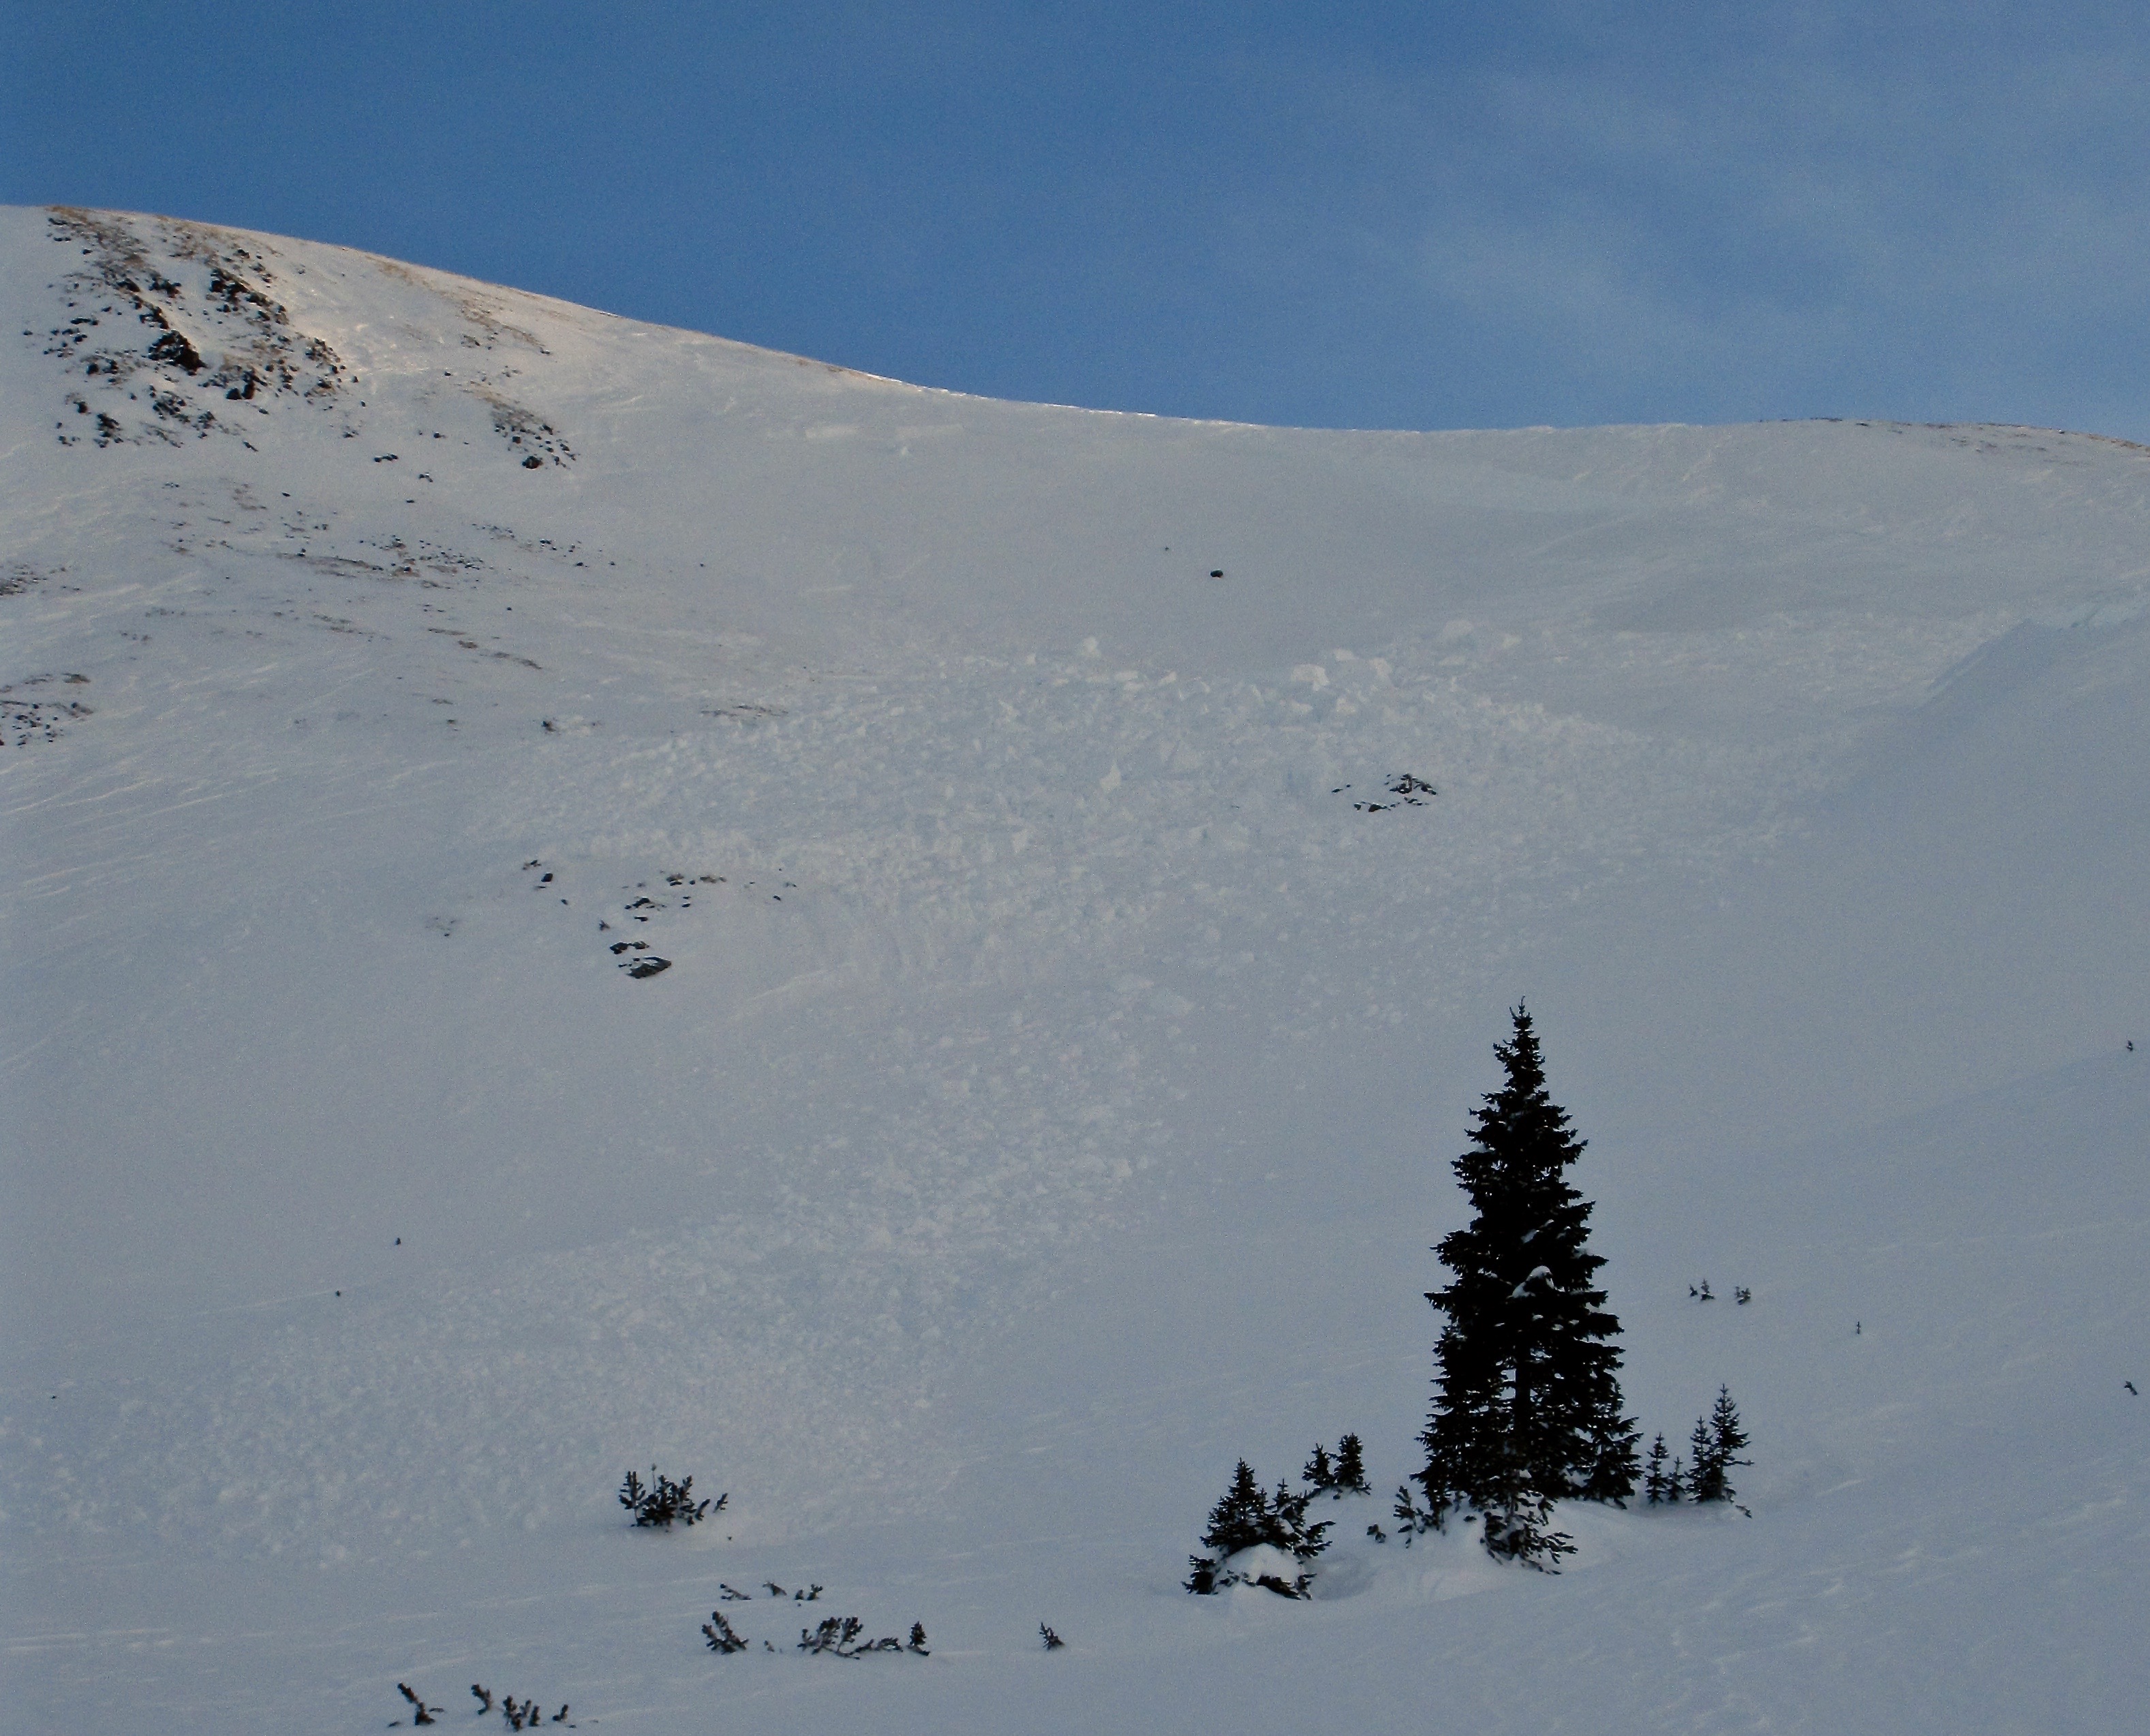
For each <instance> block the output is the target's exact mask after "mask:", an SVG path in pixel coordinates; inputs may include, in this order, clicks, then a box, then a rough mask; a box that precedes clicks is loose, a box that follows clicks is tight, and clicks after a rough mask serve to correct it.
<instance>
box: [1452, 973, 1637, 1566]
mask: <svg viewBox="0 0 2150 1736" xmlns="http://www.w3.org/2000/svg"><path fill="white" fill-rule="evenodd" d="M1512 1018H1513V1021H1514V1027H1513V1030H1512V1033H1511V1036H1510V1038H1509V1041H1508V1042H1506V1043H1503V1044H1500V1045H1497V1046H1496V1047H1495V1049H1494V1053H1495V1054H1496V1056H1497V1057H1499V1058H1500V1060H1501V1064H1502V1066H1503V1067H1506V1068H1507V1076H1508V1077H1507V1083H1506V1084H1504V1085H1503V1086H1502V1087H1501V1089H1500V1090H1498V1091H1496V1092H1493V1093H1490V1094H1489V1095H1488V1096H1487V1097H1486V1100H1485V1105H1484V1107H1483V1108H1481V1109H1479V1110H1478V1111H1477V1113H1476V1117H1475V1118H1474V1125H1473V1127H1472V1128H1471V1149H1470V1150H1468V1151H1466V1152H1465V1153H1463V1154H1462V1156H1461V1157H1459V1158H1456V1164H1455V1168H1456V1179H1457V1180H1458V1181H1460V1182H1461V1183H1462V1184H1463V1188H1464V1191H1465V1193H1466V1194H1468V1195H1469V1197H1470V1200H1471V1207H1472V1211H1473V1216H1472V1218H1471V1222H1470V1224H1468V1225H1466V1227H1465V1228H1463V1229H1459V1230H1456V1231H1455V1232H1453V1233H1452V1234H1450V1235H1447V1236H1446V1237H1444V1238H1442V1239H1441V1245H1440V1246H1439V1247H1438V1248H1436V1249H1435V1250H1434V1251H1435V1252H1436V1254H1439V1255H1440V1257H1441V1264H1443V1265H1444V1266H1446V1268H1447V1269H1448V1272H1449V1274H1450V1281H1449V1283H1448V1284H1447V1286H1446V1288H1445V1289H1440V1290H1436V1291H1430V1292H1428V1293H1427V1296H1426V1299H1427V1300H1428V1301H1429V1302H1431V1303H1432V1304H1433V1305H1434V1306H1435V1307H1436V1309H1438V1310H1441V1313H1442V1315H1445V1316H1446V1324H1445V1325H1443V1327H1442V1330H1441V1339H1440V1342H1439V1344H1438V1345H1437V1346H1436V1351H1435V1356H1436V1363H1437V1365H1438V1367H1437V1372H1436V1377H1435V1388H1436V1391H1435V1397H1434V1403H1433V1411H1432V1416H1431V1420H1430V1421H1428V1423H1427V1426H1426V1432H1425V1433H1424V1434H1423V1435H1421V1436H1420V1437H1419V1438H1420V1441H1421V1444H1422V1445H1423V1446H1425V1448H1426V1466H1425V1468H1424V1469H1423V1470H1422V1471H1420V1472H1419V1473H1418V1476H1417V1479H1416V1481H1417V1482H1418V1484H1419V1486H1420V1487H1421V1490H1422V1491H1424V1494H1425V1497H1426V1506H1427V1507H1428V1508H1429V1509H1430V1510H1431V1518H1432V1520H1433V1522H1435V1523H1436V1524H1438V1523H1439V1522H1441V1518H1442V1516H1444V1515H1445V1514H1446V1512H1447V1511H1449V1510H1450V1509H1451V1507H1454V1506H1470V1507H1472V1508H1474V1509H1476V1511H1479V1512H1481V1513H1484V1514H1487V1515H1493V1514H1502V1513H1506V1512H1507V1511H1508V1510H1509V1508H1510V1507H1512V1506H1515V1505H1516V1504H1517V1502H1518V1501H1521V1500H1522V1499H1524V1498H1526V1497H1537V1498H1539V1499H1540V1500H1559V1499H1562V1498H1566V1497H1571V1496H1582V1497H1583V1498H1585V1499H1587V1500H1595V1501H1624V1499H1625V1497H1626V1496H1628V1495H1630V1494H1632V1493H1633V1491H1634V1487H1635V1481H1636V1478H1637V1476H1638V1473H1639V1471H1640V1466H1639V1465H1638V1461H1637V1456H1636V1451H1635V1443H1636V1442H1637V1441H1638V1440H1639V1439H1640V1438H1641V1437H1640V1436H1639V1434H1638V1431H1637V1430H1636V1428H1635V1426H1634V1422H1633V1419H1632V1418H1630V1417H1628V1416H1623V1415H1622V1414H1621V1398H1620V1381H1619V1368H1620V1350H1619V1346H1618V1343H1617V1342H1616V1340H1618V1336H1619V1332H1620V1323H1619V1321H1618V1320H1617V1319H1615V1318H1614V1317H1613V1315H1611V1314H1609V1313H1607V1311H1606V1308H1605V1299H1606V1298H1605V1292H1604V1291H1603V1290H1602V1289H1597V1287H1596V1285H1595V1282H1594V1280H1595V1279H1596V1276H1597V1269H1598V1268H1599V1267H1600V1266H1602V1265H1603V1264H1604V1263H1605V1262H1604V1260H1603V1259H1602V1258H1601V1257H1600V1256H1598V1255H1597V1254H1592V1253H1591V1252H1590V1250H1589V1246H1588V1234H1589V1225H1590V1214H1591V1204H1590V1202H1589V1201H1588V1200H1587V1199H1584V1198H1583V1197H1582V1195H1581V1194H1580V1193H1577V1192H1576V1190H1575V1188H1573V1187H1572V1186H1571V1185H1570V1184H1569V1183H1568V1180H1567V1171H1568V1169H1569V1168H1571V1167H1572V1166H1573V1164H1574V1163H1575V1162H1576V1160H1577V1158H1580V1157H1581V1156H1582V1152H1583V1143H1582V1141H1581V1140H1579V1139H1577V1138H1576V1137H1575V1134H1574V1132H1573V1130H1572V1128H1571V1127H1570V1126H1569V1123H1568V1118H1567V1111H1566V1110H1564V1109H1562V1108H1561V1107H1560V1106H1559V1105H1558V1104H1557V1103H1554V1102H1553V1101H1552V1098H1551V1097H1550V1096H1549V1095H1547V1091H1546V1082H1545V1062H1544V1057H1543V1056H1542V1054H1541V1052H1540V1051H1539V1048H1538V1040H1537V1032H1536V1031H1534V1030H1533V1029H1532V1025H1531V1017H1530V1014H1529V1013H1528V1012H1526V1011H1525V1010H1524V1009H1523V1008H1522V1007H1517V1008H1515V1010H1514V1012H1513V1014H1512ZM1488 1535H1489V1536H1490V1535H1491V1532H1489V1533H1488Z"/></svg>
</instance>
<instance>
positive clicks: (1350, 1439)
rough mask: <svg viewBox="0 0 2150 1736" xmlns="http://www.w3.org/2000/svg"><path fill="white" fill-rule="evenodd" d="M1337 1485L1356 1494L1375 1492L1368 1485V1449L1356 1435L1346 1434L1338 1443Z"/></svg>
mask: <svg viewBox="0 0 2150 1736" xmlns="http://www.w3.org/2000/svg"><path fill="white" fill-rule="evenodd" d="M1335 1486H1336V1487H1337V1488H1339V1489H1344V1490H1349V1491H1350V1492H1351V1493H1352V1494H1354V1495H1369V1494H1371V1493H1372V1492H1373V1491H1371V1490H1370V1489H1369V1488H1367V1486H1366V1450H1365V1447H1363V1446H1360V1442H1359V1437H1358V1436H1356V1435H1346V1436H1345V1437H1344V1438H1343V1439H1342V1440H1341V1441H1338V1442H1337V1443H1336V1483H1335Z"/></svg>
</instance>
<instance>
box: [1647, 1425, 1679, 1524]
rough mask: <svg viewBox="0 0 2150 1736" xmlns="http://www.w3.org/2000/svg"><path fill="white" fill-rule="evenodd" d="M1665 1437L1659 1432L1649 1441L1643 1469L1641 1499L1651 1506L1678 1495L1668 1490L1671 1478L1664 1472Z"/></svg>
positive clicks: (1673, 1499)
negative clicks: (1648, 1449) (1654, 1438)
mask: <svg viewBox="0 0 2150 1736" xmlns="http://www.w3.org/2000/svg"><path fill="white" fill-rule="evenodd" d="M1667 1457H1668V1454H1667V1453H1666V1451H1665V1437H1664V1436H1663V1434H1660V1435H1659V1436H1658V1438H1657V1439H1656V1440H1654V1441H1652V1442H1651V1443H1650V1455H1649V1458H1648V1461H1647V1464H1646V1466H1645V1468H1644V1470H1643V1500H1645V1501H1648V1503H1649V1504H1650V1505H1651V1506H1653V1507H1654V1506H1661V1505H1663V1503H1664V1502H1666V1501H1676V1500H1678V1498H1679V1497H1678V1496H1676V1495H1673V1494H1672V1493H1671V1492H1670V1491H1671V1489H1672V1486H1673V1483H1672V1479H1671V1478H1670V1477H1669V1476H1667V1475H1666V1474H1665V1461H1666V1459H1667Z"/></svg>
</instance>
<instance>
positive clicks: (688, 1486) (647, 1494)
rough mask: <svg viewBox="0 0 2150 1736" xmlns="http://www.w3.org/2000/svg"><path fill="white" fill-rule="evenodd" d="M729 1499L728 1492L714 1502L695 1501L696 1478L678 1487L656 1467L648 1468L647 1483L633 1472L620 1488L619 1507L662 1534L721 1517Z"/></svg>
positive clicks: (689, 1478) (636, 1520) (640, 1522)
mask: <svg viewBox="0 0 2150 1736" xmlns="http://www.w3.org/2000/svg"><path fill="white" fill-rule="evenodd" d="M730 1499H731V1495H730V1493H729V1491H727V1492H725V1493H724V1494H722V1495H719V1496H718V1497H717V1498H716V1499H715V1500H714V1501H696V1500H695V1499H694V1478H692V1477H690V1476H689V1477H682V1478H681V1479H680V1480H679V1481H678V1482H676V1483H675V1482H674V1481H672V1479H671V1478H670V1477H669V1476H665V1475H664V1473H663V1472H661V1471H659V1470H658V1468H657V1467H656V1466H654V1465H653V1466H650V1467H649V1481H648V1482H646V1483H645V1482H643V1480H642V1479H641V1478H640V1477H638V1476H636V1475H635V1474H634V1472H633V1471H628V1474H627V1476H626V1477H625V1479H624V1480H623V1481H622V1482H621V1484H620V1486H619V1504H620V1505H621V1506H623V1507H625V1508H626V1509H627V1510H628V1512H629V1513H630V1514H632V1515H633V1518H634V1522H635V1523H636V1524H637V1525H647V1526H652V1527H655V1528H656V1529H657V1530H659V1531H669V1530H671V1528H672V1527H673V1526H674V1524H675V1523H676V1524H679V1525H693V1524H694V1523H696V1522H698V1521H699V1520H703V1519H706V1518H708V1517H709V1515H710V1514H712V1513H721V1512H722V1511H724V1503H725V1502H726V1501H729V1500H730Z"/></svg>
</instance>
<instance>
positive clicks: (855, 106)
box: [0, 0, 2150, 439]
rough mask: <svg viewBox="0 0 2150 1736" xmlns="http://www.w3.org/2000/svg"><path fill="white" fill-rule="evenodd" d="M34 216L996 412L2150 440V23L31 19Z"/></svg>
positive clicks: (1054, 12) (423, 12)
mask: <svg viewBox="0 0 2150 1736" xmlns="http://www.w3.org/2000/svg"><path fill="white" fill-rule="evenodd" d="M0 6H4V8H5V11H4V14H3V15H0V16H4V21H5V38H6V41H7V49H6V53H5V56H4V58H5V59H6V61H7V63H8V64H7V67H6V69H5V71H4V72H0V79H4V83H0V201H4V202H8V203H14V204H45V203H53V202H64V203H73V204H98V205H111V206H119V207H124V208H127V209H149V210H156V211H164V212H170V213H174V214H182V215H185V216H189V217H194V218H199V219H204V220H210V221H214V222H222V223H230V224H236V225H245V226H247V227H252V228H258V229H265V230H275V231H277V232H279V233H282V234H286V235H300V236H305V237H307V238H310V239H314V240H328V241H338V242H343V243H346V244H348V245H354V246H358V247H363V248H367V249H371V250H375V251H377V252H381V253H385V254H389V255H395V256H396V257H398V258H402V259H408V260H417V261H420V262H421V263H424V264H428V265H439V266H443V267H446V268H448V269H451V270H457V271H462V272H466V273H468V274H470V275H473V276H477V277H482V278H486V279H489V280H494V281H497V282H503V283H510V284H514V285H520V286H522V287H524V288H528V289H533V290H543V291H544V292H546V293H548V294H552V295H563V296H566V297H568V298H569V299H571V300H577V301H582V302H587V303H589V304H591V305H594V306H598V307H602V308H607V309H609V310H614V311H617V312H620V313H625V314H631V315H637V316H638V317H642V318H645V319H651V320H663V321H665V322H667V323H669V324H674V325H686V326H692V327H694V328H696V329H699V330H702V331H715V332H720V333H722V334H724V336H729V337H736V338H740V339H744V340H746V341H749V342H753V343H758V344H767V345H770V346H775V347H777V348H780V349H785V350H791V351H799V352H801V353H803V354H806V355H810V356H818V357H821V358H823V359H825V360H828V361H837V362H842V363H845V364H847V365H849V366H854V367H860V368H864V369H867V370H869V371H872V372H875V373H881V374H889V375H894V376H899V377H901V378H904V379H908V380H914V381H920V382H921V383H923V384H926V385H932V386H951V387H955V388H957V389H959V390H962V391H977V392H986V393H991V394H992V395H995V396H1004V397H1016V398H1028V399H1042V400H1050V401H1057V402H1064V403H1077V404H1085V405H1094V406H1102V407H1109V408H1116V409H1129V410H1148V411H1159V412H1163V413H1167V414H1172V415H1181V416H1217V417H1227V418H1234V419H1240V420H1246V421H1268V422H1282V423H1296V424H1307V425H1318V426H1411V427H1465V426H1517V425H1524V424H1531V423H1557V424H1580V423H1596V422H1609V421H1747V420H1754V419H1761V418H1768V417H1775V416H1830V415H1834V416H1898V417H1905V418H1910V419H1915V420H1936V421H1939V420H1971V419H1981V420H1994V421H2023V422H2036V423H2046V424H2053V425H2058V426H2070V427H2077V428H2085V429H2089V430H2092V431H2098V432H2103V433H2112V434H2120V435H2124V436H2127V437H2134V438H2141V439H2150V318H2146V315H2150V10H2146V8H2144V7H2143V6H2142V3H2141V0H2127V3H2106V0H2082V3H2075V0H2044V3H2039V4H2013V5H1995V4H1986V3H1981V0H1954V3H1951V4H1946V5H1944V4H1927V3H1923V0H1919V3H1898V0H1871V3H1869V4H1865V5H1854V4H1843V5H1840V4H1832V3H1814V4H1804V3H1790V4H1782V5H1777V4H1770V3H1768V0H1749V3H1746V4H1744V5H1714V4H1711V3H1708V0H1701V3H1694V0H1690V3H1688V4H1683V5H1660V4H1650V3H1642V4H1634V5H1613V4H1583V3H1579V0H1550V3H1548V0H1502V3H1499V4H1478V3H1471V4H1460V5H1443V4H1439V3H1428V0H1420V3H1417V4H1395V5H1390V4H1385V3H1383V4H1366V5H1360V6H1343V7H1337V8H1314V7H1310V6H1305V5H1303V4H1302V5H1284V4H1270V3H1265V0H1241V3H1239V4H1234V5H1210V4H1204V3H1194V4H1173V3H1170V0H1150V3H1148V4H1118V3H1102V4H1084V3H1081V0H1067V3H1063V4H1059V5H1054V6H1044V5H1037V6H1017V5H1009V4H996V3H988V0H976V3H969V4H964V3H950V4H937V5H917V6H909V7H904V6H895V5H864V4H846V3H841V0H795V3H789V4H784V5H769V4H765V5H760V6H751V7H749V6H733V5H708V6H697V5H694V4H692V3H689V0H673V3H670V4H667V5H644V4H641V3H638V0H618V3H613V4H607V5H603V6H598V5H563V4H555V3H550V0H520V3H511V0H473V3H464V4H458V3H454V0H437V3H435V4H431V5H410V4H402V3H396V0H384V3H374V4H355V3H347V4H331V3H322V0H283V3H280V4H275V5H260V6H255V5H246V4H225V3H218V0H201V3H198V4H194V5H189V6H186V7H179V6H174V5H170V4H164V5H147V4H123V3H104V0H70V3H68V4H67V5H65V6H62V5H60V4H58V3H57V0H35V3H30V0H0Z"/></svg>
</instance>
